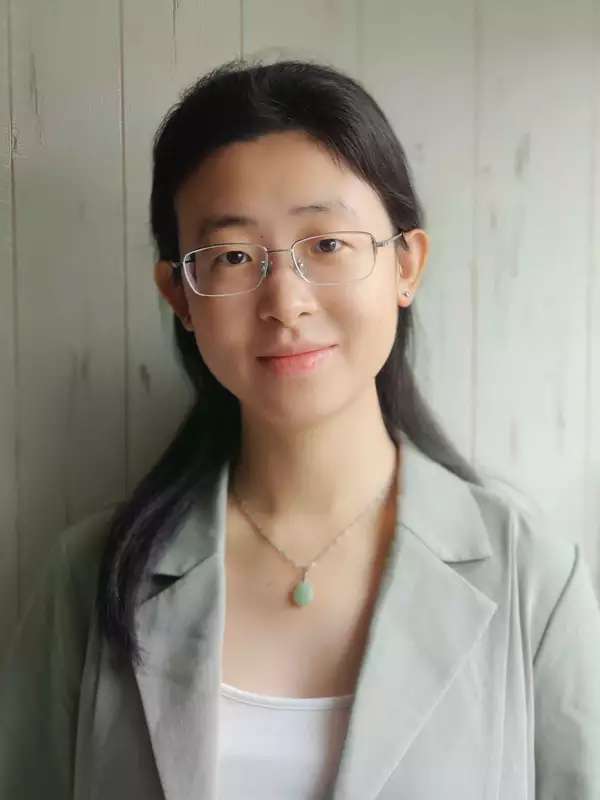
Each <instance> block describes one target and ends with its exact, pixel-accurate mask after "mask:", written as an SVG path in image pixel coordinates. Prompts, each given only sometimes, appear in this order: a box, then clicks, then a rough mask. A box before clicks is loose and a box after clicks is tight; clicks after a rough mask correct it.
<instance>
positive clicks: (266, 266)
mask: <svg viewBox="0 0 600 800" xmlns="http://www.w3.org/2000/svg"><path fill="white" fill-rule="evenodd" d="M405 232H406V231H398V232H397V233H395V234H394V235H393V236H390V238H389V239H381V240H380V241H378V240H377V239H376V238H375V237H374V236H373V234H372V233H370V232H369V231H327V232H326V233H319V234H314V235H313V236H304V237H303V238H302V239H296V241H295V242H293V243H292V244H291V245H290V246H289V247H282V248H280V249H278V250H269V249H268V248H267V247H265V246H264V245H262V244H258V243H257V242H219V243H218V244H209V245H206V246H205V247H197V248H196V249H195V250H190V252H189V253H186V254H185V255H184V257H183V260H182V261H171V262H170V263H171V266H172V268H173V269H179V268H180V267H182V268H183V274H184V275H185V277H186V280H187V282H188V285H189V287H190V289H191V290H192V291H193V292H194V293H195V294H198V295H200V296H202V297H234V296H235V295H238V294H250V292H255V291H256V290H257V289H258V288H259V287H260V286H261V285H262V283H263V282H264V280H265V278H266V277H267V275H268V274H269V273H270V272H271V271H272V268H271V259H270V258H269V256H270V254H271V253H289V254H290V255H291V257H292V259H291V260H292V263H293V267H292V268H293V269H294V270H295V272H296V273H297V274H298V275H299V276H300V277H301V278H302V280H303V281H306V283H309V284H310V285H311V286H344V285H346V284H347V283H354V282H356V281H364V280H365V278H368V277H369V276H370V275H372V274H373V270H374V269H375V265H376V263H377V249H378V248H379V247H386V246H387V245H389V244H391V243H392V242H393V241H395V240H396V239H397V238H398V237H401V239H400V241H401V244H402V247H403V248H404V249H405V250H408V249H409V246H408V242H407V241H406V238H405V236H404V234H405ZM338 233H364V234H366V235H368V236H370V237H371V242H372V243H373V254H374V258H373V266H372V267H371V269H370V271H369V273H368V274H367V275H363V277H362V278H352V279H351V280H349V281H341V282H340V281H331V282H329V283H318V282H315V281H311V280H309V279H308V278H307V277H306V276H305V275H304V274H303V272H302V268H301V267H300V265H299V264H298V262H297V261H296V256H295V255H294V248H295V247H296V245H297V244H302V242H306V241H308V240H309V239H327V238H330V237H333V236H334V235H335V234H338ZM233 245H253V246H255V247H260V248H261V249H262V250H264V253H265V256H264V259H263V261H262V264H261V272H262V276H261V278H260V280H259V281H258V283H257V284H256V286H255V287H254V288H253V289H244V290H243V291H241V292H225V293H220V294H206V292H199V291H198V290H197V289H196V288H195V287H194V286H193V284H192V281H191V279H190V276H189V275H188V272H187V269H186V263H187V261H186V259H187V258H188V256H191V255H192V254H193V253H199V252H200V251H201V250H211V249H212V248H217V247H224V246H227V247H230V246H233Z"/></svg>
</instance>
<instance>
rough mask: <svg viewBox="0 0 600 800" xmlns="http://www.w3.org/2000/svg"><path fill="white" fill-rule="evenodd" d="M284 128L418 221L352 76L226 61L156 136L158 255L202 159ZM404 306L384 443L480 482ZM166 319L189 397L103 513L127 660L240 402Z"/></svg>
mask: <svg viewBox="0 0 600 800" xmlns="http://www.w3.org/2000/svg"><path fill="white" fill-rule="evenodd" d="M288 130H299V131H303V132H306V133H308V134H309V135H311V136H312V137H314V139H315V140H316V141H318V142H319V143H322V144H324V145H325V146H326V147H327V148H328V150H329V152H330V153H331V155H332V156H333V157H334V158H335V159H337V160H339V161H341V162H343V163H344V164H345V165H346V166H347V167H349V168H350V169H352V170H353V171H354V172H355V173H356V174H358V175H359V176H360V177H361V178H362V179H363V180H365V181H366V182H367V183H368V184H370V186H371V187H373V189H374V190H375V191H376V192H377V193H378V194H379V196H380V198H381V200H382V202H383V204H384V206H385V208H386V209H387V211H388V214H389V216H390V219H391V221H392V223H393V224H394V227H395V229H397V230H403V231H408V230H411V229H413V228H423V227H424V215H423V210H422V208H421V205H420V202H419V200H418V198H417V195H416V193H415V190H414V188H413V182H412V178H411V175H410V170H409V166H408V163H407V159H406V156H405V153H404V150H403V148H402V146H401V144H400V142H399V141H398V139H397V137H396V135H395V133H394V131H393V130H392V127H391V126H390V123H389V121H388V120H387V118H386V116H385V115H384V113H383V111H382V110H381V108H380V107H379V105H378V104H377V103H376V102H375V100H374V99H373V98H372V97H371V96H370V94H369V93H368V92H367V91H366V90H365V89H364V88H363V87H362V86H361V84H360V83H359V82H357V81H356V80H354V79H353V78H351V77H349V76H348V75H345V74H343V73H342V72H339V71H338V70H337V69H335V68H334V67H332V66H330V65H325V64H323V63H316V62H314V61H310V60H308V61H306V60H305V61H299V60H285V61H279V62H276V63H272V64H264V63H260V62H259V61H255V62H251V61H247V60H245V59H235V60H233V61H229V62H228V63H226V64H224V65H222V66H220V67H218V68H216V69H214V70H212V71H211V72H209V73H207V74H206V75H204V76H202V77H201V78H200V79H199V80H198V81H197V82H196V83H194V84H193V85H192V86H191V87H190V88H188V89H187V90H186V91H185V92H183V93H182V95H181V96H180V101H179V102H178V103H176V104H175V105H174V106H173V107H172V108H171V109H170V110H169V111H168V112H167V114H166V115H165V117H164V119H163V120H162V122H161V124H160V126H159V128H158V130H157V132H156V134H155V138H154V142H153V179H152V196H151V201H150V212H151V228H152V234H153V237H154V241H155V244H156V249H157V257H158V259H164V260H169V261H175V262H177V261H179V260H180V252H179V245H178V233H177V220H176V216H175V210H174V202H173V200H174V195H175V193H176V192H177V189H178V187H179V186H180V185H181V184H182V182H183V181H184V180H185V179H186V178H187V177H188V176H189V175H190V173H191V172H192V171H193V170H195V169H196V167H197V166H198V165H199V163H200V162H201V161H202V159H204V158H205V157H206V156H208V155H209V154H210V153H212V152H213V151H214V150H215V149H216V148H218V147H223V146H224V145H227V144H229V143H232V142H239V141H247V140H252V139H256V138H257V137H259V136H261V135H264V134H267V133H272V132H279V131H288ZM402 240H403V237H400V241H401V242H402ZM402 246H404V247H408V244H406V243H403V245H402ZM173 280H174V281H176V282H180V281H181V280H182V277H181V273H180V271H179V270H173ZM413 308H414V303H413V304H412V305H410V306H407V307H401V308H400V307H399V309H398V320H397V326H396V336H395V340H394V344H393V346H392V349H391V351H390V354H389V356H388V358H387V361H386V362H385V364H384V365H383V367H382V368H381V370H380V372H379V373H378V375H377V376H376V387H377V394H378V398H379V403H380V407H381V412H382V417H383V420H384V423H385V426H386V428H387V430H388V433H389V435H390V436H391V437H392V439H393V440H394V441H395V442H399V438H400V432H401V431H402V432H404V433H405V434H406V435H407V436H408V437H409V438H410V440H411V441H412V442H413V443H414V444H415V445H416V447H418V448H419V449H420V450H421V451H422V452H424V453H425V454H427V455H428V456H429V457H431V458H433V459H434V460H436V461H437V462H438V463H440V464H442V465H444V466H445V467H446V468H447V469H449V470H451V471H452V472H453V473H455V474H456V475H458V476H460V477H461V478H463V479H464V480H466V481H469V482H471V483H475V484H478V485H481V484H482V480H481V478H480V477H479V475H478V474H477V472H476V471H475V470H474V469H473V467H472V466H471V465H470V464H469V462H468V461H467V460H466V459H465V458H463V456H461V454H460V453H459V452H458V451H457V449H456V448H455V447H454V445H453V444H452V443H451V442H450V440H449V439H448V437H447V436H446V435H445V434H444V432H443V430H442V428H441V426H440V424H439V422H438V420H437V419H436V418H435V416H434V413H433V412H432V410H431V409H430V408H429V406H428V404H427V403H426V402H425V401H424V399H423V397H422V396H421V394H420V392H419V390H418V388H417V386H416V383H415V380H414V375H413V369H412V363H413V360H414V350H412V349H411V348H412V345H413V342H412V337H413ZM173 324H174V338H175V343H176V348H177V354H178V357H179V359H180V361H181V363H182V365H183V368H184V370H185V372H186V374H187V376H188V378H189V380H190V382H191V384H192V388H193V392H194V403H193V405H192V408H191V410H190V411H189V412H188V414H187V415H186V416H185V418H184V419H183V421H182V422H181V424H180V426H179V428H178V429H177V431H176V434H175V437H174V439H173V441H172V442H171V443H170V444H169V446H168V447H167V448H166V450H165V452H164V453H163V455H162V456H161V457H160V458H159V460H158V461H157V462H156V464H155V465H154V466H153V467H152V469H151V470H150V471H149V472H148V474H147V475H146V476H145V477H144V478H143V479H142V480H141V481H140V483H139V484H138V485H137V487H136V488H135V489H134V491H133V492H132V494H131V496H130V497H129V498H128V499H127V500H126V501H125V502H122V503H120V504H119V505H118V507H117V509H116V511H115V512H114V514H113V516H112V518H111V520H110V524H109V531H108V538H107V540H106V544H105V548H104V553H103V557H102V561H101V564H100V573H99V582H98V597H97V613H98V615H99V627H100V631H101V633H102V634H103V635H104V636H105V637H106V639H107V640H108V642H109V644H110V645H111V646H112V648H113V652H114V654H116V655H117V656H119V657H124V658H125V659H126V660H128V661H131V662H132V663H134V662H135V663H137V664H139V663H141V661H142V660H143V659H142V656H141V652H140V650H139V649H138V642H137V639H136V635H135V626H134V612H135V607H136V600H137V598H138V592H139V590H140V587H141V584H142V581H143V580H144V578H145V576H146V574H147V572H148V569H149V566H150V564H151V562H152V560H153V559H154V558H155V557H156V556H157V555H158V553H159V551H161V550H162V549H163V547H164V546H165V545H166V544H167V543H168V541H169V540H170V539H171V538H172V537H173V535H174V533H175V531H176V530H177V528H178V525H179V523H180V522H181V521H182V520H183V518H184V516H185V515H186V513H187V512H188V510H189V509H190V507H191V505H192V504H193V503H194V500H195V498H196V496H197V492H198V487H199V483H200V482H201V481H202V480H204V479H205V478H210V476H214V475H215V474H216V472H217V471H218V470H219V469H220V467H221V466H222V465H223V464H224V462H225V460H227V459H231V458H234V457H235V456H236V455H237V454H238V449H239V445H240V438H241V437H240V434H241V425H240V419H241V417H240V406H239V401H238V400H237V398H236V397H235V396H234V395H233V394H232V393H231V392H229V391H228V390H227V389H226V388H225V387H224V386H223V385H222V384H220V383H219V381H217V380H216V378H215V377H214V376H213V374H212V373H211V372H210V370H209V369H208V368H207V366H206V364H205V363H204V361H203V359H202V356H201V355H200V352H199V350H198V347H197V344H196V340H195V337H194V334H193V332H190V331H187V330H186V328H185V327H184V325H183V324H182V323H181V321H180V319H179V317H178V316H177V315H176V314H173Z"/></svg>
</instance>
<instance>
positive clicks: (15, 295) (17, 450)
mask: <svg viewBox="0 0 600 800" xmlns="http://www.w3.org/2000/svg"><path fill="white" fill-rule="evenodd" d="M12 27H13V26H12V0H7V4H6V41H7V60H8V65H7V66H8V69H7V72H8V74H7V83H8V124H9V131H8V153H9V157H8V169H9V183H10V204H11V209H10V225H11V230H10V242H11V245H10V249H11V261H12V264H11V266H12V273H13V286H12V289H13V291H12V304H13V381H14V383H13V385H14V394H13V413H14V419H15V427H14V432H13V453H14V468H15V475H14V486H15V502H14V515H13V524H14V527H13V530H14V537H15V542H14V550H15V553H16V564H15V569H16V606H17V607H16V612H17V620H19V619H20V618H21V609H22V598H21V592H22V590H23V587H22V581H21V561H22V558H23V553H22V547H21V536H22V533H23V531H22V527H23V526H22V519H21V494H22V493H21V447H20V437H19V433H20V431H21V415H20V413H19V410H20V407H21V404H20V403H18V402H17V398H18V397H19V394H20V381H19V343H18V335H19V287H18V283H17V280H18V274H19V273H18V269H17V236H16V232H17V207H16V204H15V198H16V187H15V170H14V154H15V152H16V147H15V146H14V145H15V136H16V133H15V120H14V95H13V78H14V75H13V51H12Z"/></svg>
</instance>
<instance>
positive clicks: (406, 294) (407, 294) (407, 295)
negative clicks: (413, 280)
mask: <svg viewBox="0 0 600 800" xmlns="http://www.w3.org/2000/svg"><path fill="white" fill-rule="evenodd" d="M402 294H403V295H404V297H410V292H402Z"/></svg>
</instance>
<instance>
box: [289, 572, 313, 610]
mask: <svg viewBox="0 0 600 800" xmlns="http://www.w3.org/2000/svg"><path fill="white" fill-rule="evenodd" d="M314 596H315V592H314V589H313V586H312V583H310V582H309V581H307V580H306V578H305V579H304V580H303V581H299V582H298V583H297V584H296V587H295V589H294V603H295V604H296V605H297V606H307V605H308V604H309V603H311V602H312V599H313V597H314Z"/></svg>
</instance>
